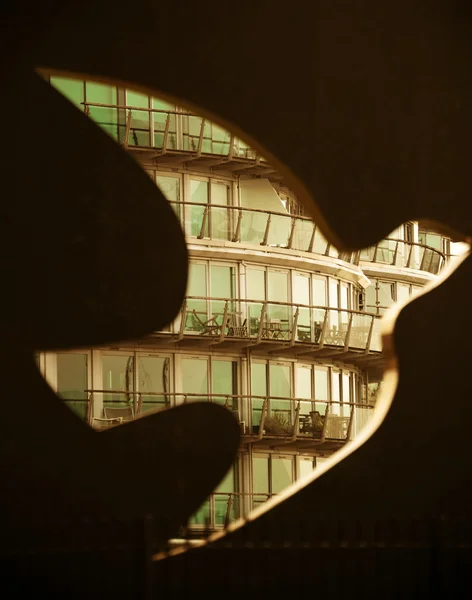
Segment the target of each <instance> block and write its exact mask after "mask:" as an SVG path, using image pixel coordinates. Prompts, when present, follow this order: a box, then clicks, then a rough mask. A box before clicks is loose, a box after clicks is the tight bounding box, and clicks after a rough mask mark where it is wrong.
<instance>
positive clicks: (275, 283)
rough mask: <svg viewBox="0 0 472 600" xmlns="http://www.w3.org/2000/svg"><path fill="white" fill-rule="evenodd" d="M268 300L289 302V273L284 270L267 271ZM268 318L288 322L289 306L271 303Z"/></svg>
mask: <svg viewBox="0 0 472 600" xmlns="http://www.w3.org/2000/svg"><path fill="white" fill-rule="evenodd" d="M267 278H268V283H267V300H268V301H269V302H288V273H286V272H283V271H271V270H269V271H268V272H267ZM267 313H268V318H269V319H270V320H271V321H275V320H277V321H280V322H282V323H285V324H286V325H287V324H288V321H289V307H288V306H287V305H286V304H285V305H284V304H282V305H280V304H269V305H268V311H267Z"/></svg>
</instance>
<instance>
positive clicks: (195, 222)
mask: <svg viewBox="0 0 472 600" xmlns="http://www.w3.org/2000/svg"><path fill="white" fill-rule="evenodd" d="M190 202H192V203H193V205H190V206H187V207H186V211H187V217H186V221H187V232H188V233H189V234H190V235H191V236H192V237H198V238H202V237H208V213H207V212H206V209H205V205H206V204H208V182H207V181H198V180H196V179H192V180H190ZM197 205H202V206H197ZM205 215H206V217H205Z"/></svg>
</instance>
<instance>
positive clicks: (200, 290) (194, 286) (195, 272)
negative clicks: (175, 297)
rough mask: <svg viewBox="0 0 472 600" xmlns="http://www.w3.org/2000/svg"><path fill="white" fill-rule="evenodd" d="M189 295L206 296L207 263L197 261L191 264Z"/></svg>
mask: <svg viewBox="0 0 472 600" xmlns="http://www.w3.org/2000/svg"><path fill="white" fill-rule="evenodd" d="M187 295H189V296H206V264H204V263H195V262H191V263H190V264H189V275H188V285H187Z"/></svg>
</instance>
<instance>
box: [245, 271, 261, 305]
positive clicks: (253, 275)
mask: <svg viewBox="0 0 472 600" xmlns="http://www.w3.org/2000/svg"><path fill="white" fill-rule="evenodd" d="M247 297H248V298H249V299H250V300H265V271H263V270H262V269H248V270H247Z"/></svg>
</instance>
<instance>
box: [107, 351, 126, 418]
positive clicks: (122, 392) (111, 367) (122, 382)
mask: <svg viewBox="0 0 472 600" xmlns="http://www.w3.org/2000/svg"><path fill="white" fill-rule="evenodd" d="M102 377H103V390H110V391H113V392H114V393H105V394H104V395H103V400H104V404H105V405H107V406H110V407H116V408H121V407H125V406H134V394H132V393H126V392H133V391H134V358H133V356H132V355H131V354H128V355H124V354H121V355H107V354H104V355H102ZM116 392H118V393H116Z"/></svg>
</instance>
